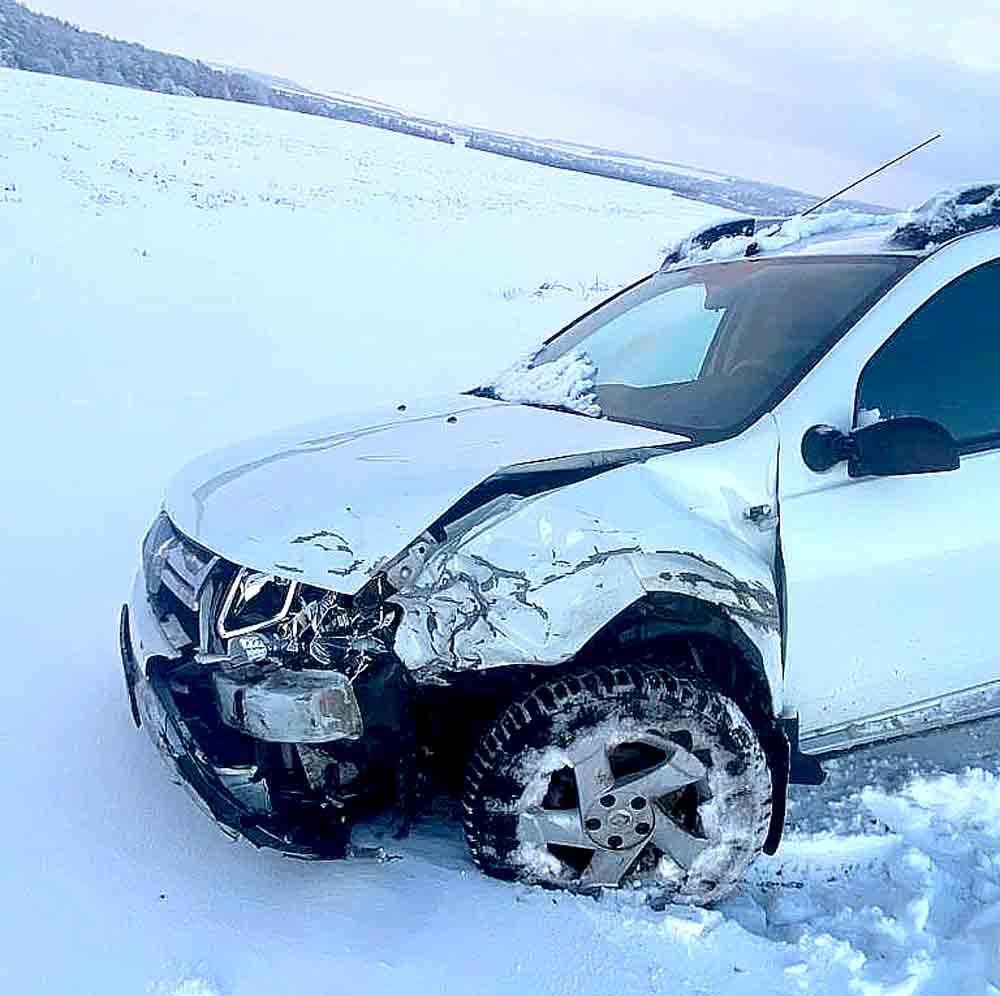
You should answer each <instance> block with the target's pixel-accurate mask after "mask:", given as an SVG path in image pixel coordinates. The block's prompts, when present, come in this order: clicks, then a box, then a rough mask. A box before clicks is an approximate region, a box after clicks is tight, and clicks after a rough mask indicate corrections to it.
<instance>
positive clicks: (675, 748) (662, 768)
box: [518, 729, 719, 889]
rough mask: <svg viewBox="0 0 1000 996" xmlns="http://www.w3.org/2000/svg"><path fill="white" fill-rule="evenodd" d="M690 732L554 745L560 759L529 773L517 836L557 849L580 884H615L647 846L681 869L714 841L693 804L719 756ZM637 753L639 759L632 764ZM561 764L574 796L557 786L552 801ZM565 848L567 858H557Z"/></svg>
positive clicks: (704, 791) (705, 789)
mask: <svg viewBox="0 0 1000 996" xmlns="http://www.w3.org/2000/svg"><path fill="white" fill-rule="evenodd" d="M695 732H696V731H694V730H687V729H685V730H677V731H673V732H671V733H668V734H661V733H659V732H653V731H643V732H640V733H630V734H629V735H628V736H627V737H624V738H622V737H621V736H620V735H618V736H613V735H605V736H600V735H590V736H586V737H583V738H580V739H578V740H577V741H574V743H572V744H571V745H570V746H569V747H567V748H566V749H565V750H563V751H562V752H561V760H563V761H564V762H565V763H564V764H563V765H562V766H560V767H559V768H557V770H556V771H551V770H550V771H548V772H544V771H543V772H541V773H539V774H538V775H536V776H534V777H533V778H532V779H531V780H530V783H529V787H528V789H527V790H526V791H525V792H524V793H523V794H522V797H521V801H520V803H519V805H518V837H519V840H520V841H521V842H522V844H528V845H531V846H533V847H536V848H538V847H540V848H543V849H544V850H546V851H548V852H549V853H550V854H553V855H555V854H556V853H557V852H558V854H559V855H561V856H562V857H561V858H560V860H561V861H562V864H563V865H564V866H565V867H566V868H568V869H570V870H571V871H572V872H575V874H573V876H572V878H573V882H574V884H575V885H576V886H577V887H578V888H581V889H588V888H598V887H602V886H603V887H614V886H619V885H621V883H622V881H623V880H624V879H625V878H626V876H627V875H628V874H629V872H630V871H631V869H632V868H633V867H634V866H635V865H636V863H637V861H638V860H639V858H640V856H643V857H644V859H645V855H646V854H653V855H655V854H657V853H658V854H659V855H661V856H665V857H666V858H668V859H669V860H670V861H671V862H672V863H673V864H674V865H675V866H676V867H677V869H678V870H679V871H680V872H681V873H687V872H688V871H689V870H690V869H691V867H692V865H693V864H694V863H695V862H696V861H697V859H698V858H699V857H700V856H701V855H702V854H703V853H704V852H705V850H706V849H708V848H709V847H710V846H711V845H712V844H713V841H712V840H710V839H709V838H708V836H706V834H705V831H704V829H703V828H702V827H701V821H700V819H699V815H698V809H699V808H700V806H701V805H702V803H704V802H706V801H708V800H709V799H710V798H711V796H712V792H711V788H710V785H709V774H710V772H711V770H712V769H713V768H714V767H715V766H716V765H717V764H718V763H719V759H718V758H717V757H716V756H715V754H716V753H717V749H713V747H712V745H710V744H708V743H699V742H698V740H699V739H700V738H696V737H695V736H693V735H692V734H694V733H695ZM630 754H631V755H632V757H631V762H632V763H628V760H629V756H630ZM636 755H638V756H639V757H640V758H641V759H642V760H641V761H640V762H639V763H638V764H637V763H636V759H635V758H636ZM654 756H655V758H656V759H655V760H654ZM623 759H624V760H623ZM567 771H568V773H569V775H570V776H571V783H572V788H573V789H575V799H574V798H573V794H574V793H573V792H572V791H570V792H569V793H566V792H565V791H564V796H565V795H567V794H568V796H569V798H568V799H566V798H565V797H564V798H563V799H562V800H556V804H555V805H553V799H552V796H553V780H554V779H560V778H561V779H562V782H563V785H564V786H565V785H566V776H567ZM553 848H554V849H555V851H553ZM588 852H589V857H588ZM567 855H572V856H573V860H564V859H565V858H566V856H567Z"/></svg>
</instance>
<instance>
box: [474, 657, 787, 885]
mask: <svg viewBox="0 0 1000 996" xmlns="http://www.w3.org/2000/svg"><path fill="white" fill-rule="evenodd" d="M463 809H464V818H465V819H464V822H465V832H466V839H467V841H468V844H469V849H470V850H471V852H472V857H473V859H474V860H475V862H476V864H477V865H479V867H480V868H482V870H483V871H485V872H486V873H487V874H490V875H495V876H497V877H500V878H506V879H520V880H523V881H528V882H534V883H538V884H542V885H549V886H559V887H564V888H570V889H576V890H592V889H596V888H599V887H616V886H621V885H625V884H633V883H634V884H637V885H640V886H645V887H652V888H653V890H655V891H656V892H658V893H660V894H662V895H665V896H666V897H669V898H670V899H671V900H673V901H675V902H686V903H692V904H703V903H707V902H710V901H712V900H715V899H718V898H720V897H721V896H723V895H725V894H726V893H727V892H729V891H730V890H731V889H732V888H733V887H734V886H735V885H736V884H737V883H738V882H739V881H740V879H741V878H742V876H743V874H744V873H745V872H746V870H747V868H748V867H749V865H750V863H751V862H752V861H753V860H754V858H756V856H757V855H758V854H759V853H760V850H761V847H762V845H763V842H764V839H765V837H766V835H767V829H768V824H769V821H770V815H771V777H770V770H769V767H768V763H767V759H766V757H765V755H764V751H763V749H762V748H761V745H760V741H759V739H758V737H757V734H756V732H755V731H754V728H753V726H751V724H750V722H749V721H748V720H747V718H746V717H745V716H744V715H743V713H742V712H741V711H740V709H739V708H738V707H737V706H736V705H735V704H734V703H733V702H731V701H730V700H729V699H727V698H725V697H724V696H722V695H721V694H719V693H718V692H717V691H715V690H714V689H713V688H711V687H710V686H709V685H707V684H704V683H702V682H701V681H700V680H699V679H696V678H680V677H677V676H675V675H673V674H671V673H670V672H669V671H668V670H665V669H663V668H659V667H654V666H647V665H636V666H627V667H612V668H596V669H594V670H591V671H586V672H582V673H580V674H578V675H572V676H567V677H562V678H559V679H557V680H554V681H550V682H547V683H546V684H543V685H541V686H540V687H539V688H537V689H535V690H534V691H533V692H532V693H531V694H529V695H527V696H526V697H525V698H523V699H521V700H520V701H518V702H515V703H514V704H513V705H511V706H510V707H509V708H508V709H507V710H506V712H504V714H503V715H502V716H501V717H500V719H499V720H498V721H497V722H496V723H495V725H494V726H493V728H492V729H491V730H490V731H489V732H488V733H487V734H486V736H485V737H484V738H483V739H482V741H481V742H480V745H479V748H478V750H477V751H476V754H475V755H474V757H473V759H472V761H471V762H470V765H469V769H468V773H467V775H466V791H465V797H464V800H463Z"/></svg>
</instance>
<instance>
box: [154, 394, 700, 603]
mask: <svg viewBox="0 0 1000 996" xmlns="http://www.w3.org/2000/svg"><path fill="white" fill-rule="evenodd" d="M684 442H685V439H684V437H683V436H677V435H673V434H671V433H667V432H659V431H657V430H654V429H643V428H641V427H638V426H630V425H621V424H618V423H615V422H608V421H604V420H596V419H591V418H586V417H585V416H581V415H575V414H570V413H566V412H559V411H552V410H546V409H540V408H529V407H526V406H522V405H515V404H510V403H509V402H503V401H493V400H488V399H484V398H477V397H472V396H468V395H456V396H446V397H441V398H432V399H428V400H423V401H418V402H416V403H407V404H406V405H405V406H403V408H402V410H401V409H400V407H398V406H387V407H383V408H379V409H374V410H372V411H368V412H360V413H353V414H350V415H342V416H339V417H332V418H329V419H324V420H321V421H319V422H314V423H311V424H308V425H304V426H297V427H294V428H291V429H285V430H282V431H280V432H276V433H272V434H270V435H268V436H263V437H260V438H258V439H253V440H249V441H247V442H244V443H241V444H239V445H237V446H233V447H229V448H227V449H223V450H220V451H216V452H213V453H209V454H207V455H206V456H203V457H201V458H200V459H197V460H195V461H193V462H192V463H190V464H189V465H188V466H187V467H185V468H184V469H183V470H182V471H181V473H180V474H179V475H178V476H177V477H176V478H175V480H174V481H173V483H172V484H171V485H170V487H169V489H168V491H167V497H166V502H165V507H166V510H167V512H168V514H169V515H170V517H171V519H172V520H173V522H174V524H175V525H176V526H177V528H178V529H180V530H181V532H183V533H185V534H186V535H187V536H188V537H189V538H191V539H193V540H195V541H197V542H198V543H200V544H202V545H203V546H205V547H206V548H207V549H209V550H211V551H212V552H214V553H218V554H220V555H221V556H223V557H225V558H227V559H228V560H230V561H232V562H234V563H237V564H241V565H245V566H248V567H253V568H255V569H257V570H260V571H267V572H271V573H274V574H277V575H279V576H284V577H288V578H290V579H292V580H296V581H307V582H310V583H312V584H316V585H319V586H321V587H325V588H329V589H331V590H334V591H341V592H345V593H353V592H355V591H357V589H358V588H360V587H361V586H362V585H363V584H364V583H365V581H367V580H368V578H369V577H370V576H371V575H372V573H373V572H374V571H375V570H377V569H378V567H379V566H381V565H382V564H384V563H385V562H386V561H387V560H388V559H389V558H391V557H393V556H394V555H395V554H397V553H398V552H399V551H400V550H401V549H402V548H403V547H404V546H405V545H406V544H407V543H410V542H411V541H412V540H414V539H415V538H416V537H417V536H418V535H419V534H420V533H421V532H423V530H424V529H426V528H427V527H428V526H429V525H430V524H431V523H432V522H433V521H434V520H435V519H437V518H438V516H440V515H441V514H442V513H443V512H445V511H447V510H448V508H450V507H451V505H452V504H454V503H455V502H456V501H457V500H458V499H459V498H461V497H462V496H463V495H464V494H466V493H467V492H468V491H469V490H470V489H472V488H473V487H475V485H477V484H479V483H480V482H481V481H483V480H484V479H486V478H488V477H490V476H491V475H492V474H494V473H495V472H496V471H498V470H500V469H502V468H504V467H509V466H511V465H514V464H522V463H528V462H532V461H537V460H543V459H549V458H557V457H567V456H580V455H582V454H587V453H601V452H607V451H614V450H628V449H634V448H636V447H656V446H673V445H676V444H678V443H684Z"/></svg>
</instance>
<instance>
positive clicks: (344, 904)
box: [0, 70, 1000, 996]
mask: <svg viewBox="0 0 1000 996" xmlns="http://www.w3.org/2000/svg"><path fill="white" fill-rule="evenodd" d="M718 213H719V212H718V210H717V209H715V208H710V207H706V206H704V205H699V204H696V203H693V202H689V201H683V200H680V199H677V198H674V197H672V196H671V195H669V194H667V193H665V192H664V191H661V190H655V189H647V188H643V187H640V186H636V185H633V184H627V183H617V182H614V181H608V180H602V179H599V178H596V177H589V176H582V175H574V174H572V173H569V172H565V171H562V170H549V169H546V168H544V167H541V166H533V165H530V164H525V163H521V162H517V161H514V160H508V159H503V158H500V157H497V156H490V155H480V154H477V153H474V152H471V151H470V150H467V149H462V148H449V147H446V146H440V145H436V144H433V143H430V142H424V141H420V140H417V139H411V138H407V137H404V136H397V135H392V134H389V133H386V132H379V131H375V130H373V129H368V128H362V127H358V126H352V125H347V124H340V123H337V122H332V121H326V120H323V119H320V118H309V117H300V116H296V115H292V114H286V113H282V112H277V111H269V110H265V109H260V108H253V107H245V106H240V105H237V104H223V103H212V102H208V101H198V100H185V99H183V98H169V97H162V96H157V95H151V94H145V93H137V92H132V91H128V90H123V89H112V88H109V87H102V86H98V85H94V84H85V83H78V82H74V81H70V80H63V79H56V78H49V77H42V76H34V75H29V74H23V73H15V72H11V71H6V70H4V71H0V309H2V310H0V323H2V324H0V328H2V336H3V340H2V341H3V366H2V371H3V390H2V392H0V415H2V417H3V425H4V432H3V435H2V437H0V438H2V440H3V460H2V463H0V495H2V497H0V513H2V516H0V519H2V525H0V530H2V532H0V535H2V546H0V550H2V554H3V571H2V574H0V632H2V633H3V647H4V653H3V657H4V665H5V680H4V682H3V684H2V686H0V687H2V691H0V696H2V697H0V705H2V709H3V717H4V719H3V724H2V733H0V743H2V744H3V747H4V752H3V753H4V758H3V763H2V765H0V800H2V803H0V805H2V815H3V819H2V821H0V828H2V829H0V834H2V837H0V844H2V850H0V883H2V887H3V900H4V902H3V910H4V913H3V914H2V916H0V937H2V938H3V941H2V945H0V950H2V951H3V959H2V960H3V969H2V970H0V977H2V978H3V980H4V983H3V991H4V992H5V993H10V994H11V996H30V994H36V993H37V994H46V996H64V994H85V996H89V994H94V996H126V994H127V996H138V994H143V993H152V994H159V996H283V994H286V993H287V994H292V993H304V992H309V993H322V994H327V993H329V994H333V993H343V992H350V993H352V994H356V996H365V994H372V993H375V994H383V993H384V994H392V996H400V994H406V996H408V994H421V993H461V994H465V993H470V994H477V996H478V994H484V996H488V994H492V993H507V992H511V991H517V992H520V993H524V994H570V993H596V994H612V993H613V994H615V996H621V994H623V993H629V994H636V996H638V994H645V993H704V994H718V993H728V992H733V993H740V994H743V993H746V994H763V993H831V994H833V993H837V994H840V993H855V994H861V996H876V994H886V996H888V994H894V996H907V994H911V993H933V994H944V993H947V994H948V996H956V994H958V993H962V994H972V993H983V992H989V991H995V990H991V985H990V982H989V980H990V979H991V978H992V979H997V980H998V981H1000V784H998V780H997V776H996V774H995V773H994V772H995V770H996V762H997V759H998V747H997V745H998V743H1000V738H998V737H997V735H996V733H995V732H991V731H986V732H983V733H979V734H977V735H976V736H971V735H969V734H968V733H950V734H947V735H940V736H937V737H934V738H930V739H928V740H925V741H922V742H921V743H919V744H916V745H911V746H910V748H908V750H910V751H911V753H912V756H911V755H908V754H904V753H903V752H901V751H900V750H899V749H896V748H893V749H890V748H880V749H876V750H871V751H867V752H865V753H863V754H858V755H856V756H854V757H853V758H850V759H844V760H840V761H837V762H834V763H833V764H831V766H830V769H831V778H830V779H829V781H828V783H827V784H826V785H825V786H824V787H823V788H822V789H819V790H817V789H799V790H796V792H795V796H794V799H793V805H792V813H791V815H792V829H791V831H790V832H789V834H788V835H787V837H786V841H785V843H784V845H783V847H782V850H781V851H780V852H779V854H778V856H777V857H775V858H771V859H765V860H762V861H761V862H760V863H759V864H758V865H757V866H756V868H755V871H754V873H753V877H752V880H751V881H750V882H749V883H748V885H747V886H746V888H745V889H744V890H743V891H742V892H741V893H740V894H738V895H737V896H736V897H734V898H733V899H730V900H728V901H727V902H725V903H724V904H723V905H721V906H720V907H719V908H717V909H712V910H707V911H696V910H688V909H682V908H670V909H668V910H666V911H665V912H656V911H653V910H650V909H648V908H645V907H644V906H643V905H642V904H641V903H639V902H638V901H636V900H635V899H634V898H633V897H630V896H628V895H627V894H618V895H610V896H605V897H604V898H602V899H601V900H599V901H595V900H593V899H584V898H580V897H573V896H568V895H560V894H553V893H549V892H544V891H541V890H537V889H532V888H527V887H517V886H509V885H504V884H501V883H498V882H494V881H491V880H489V879H486V878H484V877H482V876H481V875H479V873H478V872H476V871H475V869H474V868H473V867H472V865H471V863H470V861H469V859H468V858H467V856H466V853H465V850H464V844H463V842H462V839H461V833H460V830H459V827H458V825H457V824H456V823H455V822H453V821H452V820H451V819H449V817H448V815H447V813H445V812H442V813H441V814H439V815H437V816H435V817H433V818H430V819H427V820H425V821H424V822H423V823H422V824H421V825H420V826H419V827H418V828H417V830H416V832H415V833H414V835H413V837H412V838H411V839H409V840H407V841H404V842H400V843H396V842H388V845H387V846H388V847H389V850H390V851H391V853H392V854H393V855H396V856H398V857H399V858H400V860H395V861H390V862H388V863H385V864H374V863H371V862H360V861H357V862H352V863H334V864H311V863H303V862H297V861H294V860H289V859H286V858H282V857H280V856H278V855H275V854H272V853H266V852H258V851H255V850H254V849H253V848H252V847H250V846H248V845H245V844H234V843H232V842H230V841H229V840H228V839H227V838H225V837H224V836H223V835H222V834H221V833H220V832H219V831H218V830H217V829H216V828H215V827H214V826H213V825H212V824H211V823H210V822H209V821H207V820H206V818H205V817H204V816H203V815H202V814H201V813H200V812H199V811H197V810H196V809H195V808H194V806H193V805H192V804H191V802H190V801H189V800H188V798H187V796H186V795H185V794H184V793H183V792H182V791H181V790H180V789H179V788H178V787H176V786H175V785H173V784H171V782H170V781H169V780H168V778H167V777H166V773H165V769H164V768H163V767H162V766H161V764H160V762H159V760H158V759H157V758H156V756H155V755H154V752H153V749H152V747H151V746H150V745H149V744H148V743H147V742H146V738H145V735H144V734H140V733H139V732H137V731H136V730H135V729H134V728H133V726H132V724H131V720H130V718H129V716H128V709H127V705H126V702H125V696H124V690H123V686H122V680H121V673H120V667H119V663H118V657H117V648H116V621H117V610H118V607H119V604H120V600H121V598H122V596H123V595H124V594H125V593H126V591H127V589H128V586H129V583H130V580H131V576H132V573H133V571H134V568H135V564H136V559H137V555H138V542H139V539H140V537H141V535H142V533H143V531H144V529H145V527H146V525H147V524H148V522H149V520H150V519H151V518H152V515H153V513H154V512H155V510H156V507H157V502H158V499H159V494H160V489H161V487H162V485H163V483H164V481H165V478H166V477H167V476H168V475H169V474H170V473H171V472H172V470H173V469H174V468H176V466H177V465H179V464H180V463H182V462H183V461H185V460H186V459H187V458H188V457H189V456H191V455H192V454H194V453H196V452H198V451H201V450H204V449H208V448H211V447H213V446H216V445H218V444H221V443H224V442H226V441H230V440H232V439H234V438H238V437H242V436H247V435H251V434H254V433H257V432H259V431H261V430H264V429H266V428H270V427H274V426H277V425H281V424H283V423H289V422H295V421H300V420H304V419H308V418H311V417H315V416H318V415H320V414H322V413H325V412H331V411H335V410H338V409H345V408H350V407H354V406H358V405H362V404H369V403H373V402H375V401H379V400H403V399H405V398H407V397H410V396H413V395H415V394H420V393H434V392H438V391H444V390H447V389H451V388H462V387H465V386H469V385H471V384H473V383H474V382H476V381H477V380H478V379H479V377H480V376H482V375H484V374H489V373H491V372H493V371H494V370H496V369H498V368H500V367H502V366H504V365H506V364H507V363H508V362H509V361H510V360H511V359H512V358H513V357H514V356H516V355H517V354H519V353H520V352H522V351H523V350H524V349H526V348H527V347H528V346H530V345H531V344H532V343H534V342H535V341H536V340H537V339H539V338H540V337H541V336H542V335H544V334H545V333H547V332H549V331H551V330H553V329H555V328H557V327H558V326H559V324H560V323H562V322H563V321H564V320H566V319H568V318H570V317H571V316H572V315H573V314H574V313H576V312H578V311H580V310H582V309H583V308H584V307H585V306H587V304H588V302H592V301H593V300H594V299H595V298H596V297H597V296H599V295H600V294H602V293H605V292H606V290H607V289H608V288H613V287H616V286H618V285H620V284H622V283H624V282H626V281H628V280H630V279H633V278H634V277H635V276H637V275H639V274H640V273H642V272H645V271H647V270H649V269H652V268H653V267H655V266H656V265H657V263H658V254H659V250H660V248H661V247H662V246H664V245H666V244H667V243H669V242H671V241H672V240H674V239H675V238H677V237H678V236H680V235H682V234H684V232H685V231H686V230H687V229H689V228H691V227H693V226H695V225H697V224H700V223H703V222H704V221H706V220H707V219H708V218H710V217H713V216H715V215H717V214H718ZM970 763H971V764H974V765H978V766H977V767H973V768H971V769H967V768H966V767H965V766H966V765H968V764H970Z"/></svg>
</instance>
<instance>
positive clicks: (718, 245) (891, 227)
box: [664, 210, 909, 268]
mask: <svg viewBox="0 0 1000 996" xmlns="http://www.w3.org/2000/svg"><path fill="white" fill-rule="evenodd" d="M908 217H909V215H908V214H906V213H904V214H898V215H884V214H864V213H861V212H858V211H847V210H843V211H828V212H827V213H825V214H816V215H810V216H806V217H804V216H802V215H795V216H794V217H791V218H786V219H784V220H779V221H776V222H774V223H773V224H772V225H770V226H763V227H761V228H760V229H758V230H757V231H755V232H754V233H753V234H744V235H723V236H722V237H721V238H719V239H716V240H715V241H714V242H711V243H710V244H708V245H706V246H704V247H699V245H698V243H697V242H696V241H695V240H694V239H693V238H692V239H690V240H684V241H687V242H689V244H690V249H688V251H687V254H686V255H684V256H683V257H679V258H677V257H673V256H672V255H668V256H667V259H666V262H665V264H664V265H665V268H668V267H670V266H677V265H685V266H687V265H691V264H693V263H713V262H716V261H719V260H726V259H738V258H740V257H744V256H759V255H766V254H772V253H777V252H781V251H782V250H784V249H788V248H790V247H792V246H795V247H796V248H799V247H801V246H802V245H803V244H804V243H806V242H809V241H812V240H816V239H817V238H819V237H820V236H832V235H839V236H844V235H848V234H854V233H859V232H862V231H872V230H878V231H879V232H881V233H883V234H891V233H892V232H893V231H895V230H896V228H897V227H898V225H899V224H901V223H902V222H903V221H904V220H906V219H907V218H908ZM681 245H683V242H682V243H681ZM675 251H676V250H675ZM672 259H674V261H673V262H671V260H672Z"/></svg>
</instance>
